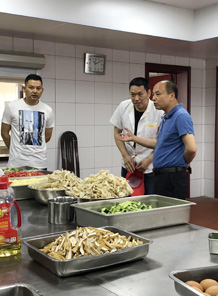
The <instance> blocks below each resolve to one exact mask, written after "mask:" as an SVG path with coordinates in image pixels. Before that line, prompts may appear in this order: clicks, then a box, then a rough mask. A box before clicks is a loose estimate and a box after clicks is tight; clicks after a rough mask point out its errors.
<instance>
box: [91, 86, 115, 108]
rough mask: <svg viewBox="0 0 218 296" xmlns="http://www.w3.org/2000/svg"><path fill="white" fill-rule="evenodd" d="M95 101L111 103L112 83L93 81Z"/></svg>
mask: <svg viewBox="0 0 218 296" xmlns="http://www.w3.org/2000/svg"><path fill="white" fill-rule="evenodd" d="M94 96H95V103H101V104H112V97H113V86H112V83H104V82H95V94H94Z"/></svg>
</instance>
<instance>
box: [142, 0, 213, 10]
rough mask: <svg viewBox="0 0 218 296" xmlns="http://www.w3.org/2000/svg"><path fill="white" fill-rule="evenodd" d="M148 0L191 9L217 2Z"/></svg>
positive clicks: (205, 0) (211, 0)
mask: <svg viewBox="0 0 218 296" xmlns="http://www.w3.org/2000/svg"><path fill="white" fill-rule="evenodd" d="M144 1H145V0H144ZM146 1H147V0H146ZM148 1H149V2H156V3H160V4H166V5H171V6H175V7H180V8H186V9H191V10H197V9H200V8H204V7H207V6H211V5H214V4H218V0H148Z"/></svg>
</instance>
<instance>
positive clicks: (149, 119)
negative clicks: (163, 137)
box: [110, 77, 163, 194]
mask: <svg viewBox="0 0 218 296" xmlns="http://www.w3.org/2000/svg"><path fill="white" fill-rule="evenodd" d="M129 91H130V97H131V99H130V100H125V101H122V102H121V103H120V104H119V106H118V107H117V109H116V110H115V112H114V114H113V115H112V117H111V119H110V122H111V123H112V124H113V126H114V139H115V142H116V145H117V147H118V149H119V150H120V153H121V155H122V169H121V176H122V177H124V178H125V177H126V174H127V172H130V173H133V172H134V171H135V170H138V171H140V172H143V173H144V184H145V194H152V193H154V191H153V190H154V189H153V182H154V174H153V172H152V169H153V164H152V160H153V149H148V148H145V147H142V146H140V145H138V144H135V143H133V142H126V143H124V142H121V141H120V140H119V139H118V138H119V136H120V133H121V132H123V131H125V130H124V128H128V129H129V130H131V131H132V133H133V134H135V135H137V136H140V137H142V138H152V139H156V137H157V131H158V127H159V125H160V122H161V116H162V115H163V111H161V110H156V108H155V106H154V103H153V102H152V101H151V100H150V99H149V97H150V95H151V91H150V89H149V83H148V80H147V79H145V78H143V77H137V78H134V79H133V80H132V81H131V82H130V83H129Z"/></svg>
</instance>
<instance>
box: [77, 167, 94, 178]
mask: <svg viewBox="0 0 218 296" xmlns="http://www.w3.org/2000/svg"><path fill="white" fill-rule="evenodd" d="M93 170H94V169H93V168H92V169H82V170H81V169H80V178H81V179H85V178H88V177H89V176H90V175H91V174H93Z"/></svg>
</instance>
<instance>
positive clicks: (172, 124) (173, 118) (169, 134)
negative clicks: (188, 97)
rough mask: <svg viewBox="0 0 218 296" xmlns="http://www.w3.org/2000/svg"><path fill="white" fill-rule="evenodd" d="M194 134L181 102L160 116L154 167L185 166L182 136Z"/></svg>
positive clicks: (189, 118) (188, 116) (190, 120)
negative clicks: (166, 113)
mask: <svg viewBox="0 0 218 296" xmlns="http://www.w3.org/2000/svg"><path fill="white" fill-rule="evenodd" d="M187 133H189V134H194V128H193V122H192V119H191V116H190V115H189V113H188V112H187V111H186V110H185V109H184V108H183V105H182V104H179V105H176V106H175V107H174V108H173V109H172V110H170V112H169V114H168V115H165V116H163V117H162V121H161V124H160V127H159V132H158V136H157V144H156V146H155V149H154V158H153V166H154V168H164V167H186V166H187V164H186V162H185V158H184V151H185V145H184V143H183V141H182V136H184V135H186V134H187Z"/></svg>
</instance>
